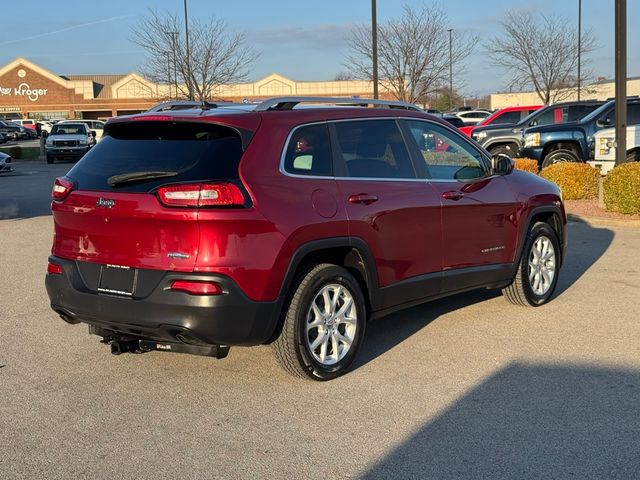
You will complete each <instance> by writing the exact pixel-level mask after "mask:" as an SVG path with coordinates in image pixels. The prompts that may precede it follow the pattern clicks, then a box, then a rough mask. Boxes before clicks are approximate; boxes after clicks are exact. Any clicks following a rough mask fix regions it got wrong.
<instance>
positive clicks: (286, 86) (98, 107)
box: [0, 58, 390, 120]
mask: <svg viewBox="0 0 640 480" xmlns="http://www.w3.org/2000/svg"><path fill="white" fill-rule="evenodd" d="M172 93H174V90H173V88H172V86H169V85H164V84H156V83H153V82H151V81H149V80H147V79H145V78H143V77H142V76H140V75H138V74H136V73H128V74H122V75H56V74H54V73H52V72H50V71H48V70H46V69H44V68H42V67H40V66H38V65H36V64H34V63H32V62H30V61H28V60H26V59H24V58H17V59H15V60H13V61H12V62H10V63H8V64H7V65H5V66H4V67H1V68H0V118H1V117H5V118H35V119H49V120H56V119H65V118H85V119H106V118H110V117H113V116H116V115H127V114H132V113H138V112H141V111H145V110H147V109H148V108H149V107H150V106H152V105H154V104H156V103H158V102H160V101H163V100H168V99H170V98H171V96H172ZM281 95H305V96H341V97H345V96H346V97H352V96H360V97H369V98H371V96H372V95H373V84H372V83H371V82H368V81H351V80H349V81H327V82H297V81H293V80H290V79H288V78H285V77H283V76H281V75H278V74H275V73H274V74H272V75H269V76H267V77H265V78H263V79H261V80H258V81H257V82H254V83H244V84H237V85H229V86H226V87H222V88H221V89H220V90H219V91H218V92H216V99H224V100H230V101H236V102H237V101H242V100H243V99H249V100H251V101H255V100H260V99H264V98H269V97H274V96H281ZM381 97H383V98H390V95H388V94H387V92H384V91H383V92H381Z"/></svg>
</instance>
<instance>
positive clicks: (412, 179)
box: [278, 116, 428, 182]
mask: <svg viewBox="0 0 640 480" xmlns="http://www.w3.org/2000/svg"><path fill="white" fill-rule="evenodd" d="M407 118H409V119H415V120H420V121H423V120H422V119H420V118H417V117H411V116H407V117H365V118H358V117H356V118H340V119H336V120H320V121H317V122H309V123H302V124H300V125H296V126H295V127H294V128H293V129H292V130H291V131H290V132H289V135H287V139H286V141H285V142H284V147H283V149H282V153H281V154H280V165H279V167H278V170H279V171H280V173H281V174H283V175H284V176H286V177H292V178H313V179H319V180H360V181H363V180H365V181H366V180H370V181H381V182H382V181H384V182H389V181H392V182H424V181H425V180H428V179H426V178H380V177H336V176H335V175H334V176H323V175H300V174H297V173H291V172H287V171H286V170H285V168H284V159H285V157H286V156H287V147H288V146H289V142H290V141H291V137H292V136H293V134H294V133H295V131H296V130H298V129H299V128H302V127H309V126H312V125H323V124H324V125H327V126H328V125H329V123H343V122H360V121H369V120H371V121H375V120H395V121H397V120H403V119H407ZM405 146H406V145H405ZM407 154H409V157H410V158H411V152H409V151H408V150H407Z"/></svg>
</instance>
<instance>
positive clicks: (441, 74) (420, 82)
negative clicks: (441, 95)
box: [344, 5, 477, 103]
mask: <svg viewBox="0 0 640 480" xmlns="http://www.w3.org/2000/svg"><path fill="white" fill-rule="evenodd" d="M448 28H449V26H448V19H447V16H446V14H445V13H444V12H443V11H442V10H441V9H440V7H438V6H437V5H436V6H422V7H421V8H417V9H416V8H413V7H410V6H406V5H405V6H404V7H403V12H402V16H401V17H400V18H398V19H395V20H390V21H388V22H386V23H384V24H380V25H378V70H379V77H380V80H379V82H380V85H381V86H382V87H384V88H386V89H387V90H389V91H390V92H391V93H392V94H393V96H394V97H395V98H397V99H398V100H402V101H406V102H411V103H420V102H422V103H424V102H425V101H426V98H427V97H428V96H429V95H430V94H432V93H433V92H435V90H436V89H438V88H440V87H441V86H443V85H445V84H446V85H448V84H449V33H448V31H447V30H448ZM452 34H453V41H452V43H451V45H452V50H451V59H452V62H451V63H452V65H453V67H454V70H455V71H456V72H458V71H459V70H460V69H461V68H462V66H463V62H464V60H465V59H466V58H467V57H468V56H469V54H470V53H471V51H472V49H473V47H474V45H475V44H476V43H477V38H476V37H475V36H474V35H471V34H469V33H468V32H462V31H459V30H454V31H453V32H452ZM348 42H349V47H350V49H351V53H350V54H349V55H348V57H347V60H346V62H345V64H344V66H345V68H347V69H349V70H350V71H351V72H353V75H355V76H357V77H358V78H365V79H368V80H371V79H372V78H373V73H372V70H373V67H372V53H371V27H369V26H367V25H356V26H355V28H354V30H353V31H352V32H351V36H350V38H349V40H348ZM457 86H458V87H459V85H457Z"/></svg>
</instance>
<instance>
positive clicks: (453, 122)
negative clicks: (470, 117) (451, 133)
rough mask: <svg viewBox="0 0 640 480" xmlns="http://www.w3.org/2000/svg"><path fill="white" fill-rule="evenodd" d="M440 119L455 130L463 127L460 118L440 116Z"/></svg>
mask: <svg viewBox="0 0 640 480" xmlns="http://www.w3.org/2000/svg"><path fill="white" fill-rule="evenodd" d="M442 119H443V120H444V121H446V122H448V123H450V124H451V125H453V126H454V127H456V128H462V127H464V121H463V120H462V119H461V118H460V117H458V116H457V115H447V114H444V115H442Z"/></svg>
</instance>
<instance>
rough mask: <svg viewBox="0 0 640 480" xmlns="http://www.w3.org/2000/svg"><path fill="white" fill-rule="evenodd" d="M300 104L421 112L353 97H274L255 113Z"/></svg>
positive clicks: (405, 105)
mask: <svg viewBox="0 0 640 480" xmlns="http://www.w3.org/2000/svg"><path fill="white" fill-rule="evenodd" d="M300 103H320V104H332V105H344V106H352V107H367V106H369V105H372V106H374V107H380V108H398V109H403V110H417V111H422V110H421V109H420V108H419V107H417V106H416V105H414V104H412V103H407V102H398V101H394V100H373V99H369V98H354V97H274V98H269V99H267V100H265V101H263V102H262V103H260V104H258V105H257V106H256V108H255V111H256V112H266V111H267V110H292V109H293V108H294V107H295V106H296V105H298V104H300Z"/></svg>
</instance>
